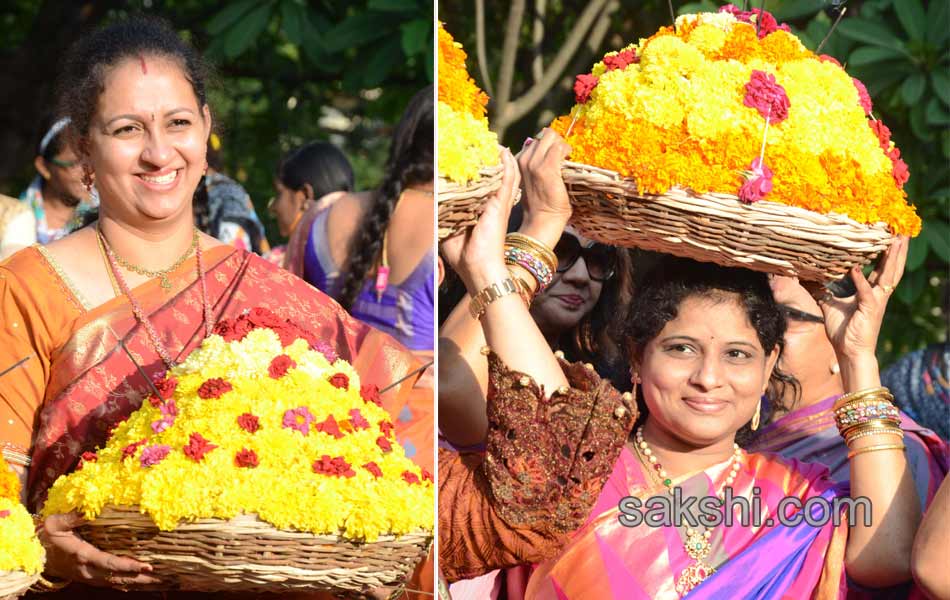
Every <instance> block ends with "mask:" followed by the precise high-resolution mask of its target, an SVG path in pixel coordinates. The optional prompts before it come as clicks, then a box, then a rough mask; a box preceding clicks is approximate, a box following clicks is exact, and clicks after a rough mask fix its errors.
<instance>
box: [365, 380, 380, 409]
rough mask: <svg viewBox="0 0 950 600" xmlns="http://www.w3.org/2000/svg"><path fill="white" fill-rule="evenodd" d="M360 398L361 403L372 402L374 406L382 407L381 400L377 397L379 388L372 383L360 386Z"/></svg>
mask: <svg viewBox="0 0 950 600" xmlns="http://www.w3.org/2000/svg"><path fill="white" fill-rule="evenodd" d="M360 397H361V398H362V399H363V402H372V403H373V404H375V405H376V406H382V405H383V399H382V398H381V397H380V395H379V386H377V385H376V384H374V383H366V384H363V385H361V386H360Z"/></svg>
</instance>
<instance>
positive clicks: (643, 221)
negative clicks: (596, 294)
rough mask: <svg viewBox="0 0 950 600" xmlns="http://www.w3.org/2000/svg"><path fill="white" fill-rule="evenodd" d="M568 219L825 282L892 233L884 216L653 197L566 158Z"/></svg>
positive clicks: (619, 239)
mask: <svg viewBox="0 0 950 600" xmlns="http://www.w3.org/2000/svg"><path fill="white" fill-rule="evenodd" d="M562 175H563V176H564V182H565V184H566V185H567V189H568V192H569V193H570V196H571V204H572V205H573V206H574V216H573V218H572V223H573V224H574V225H575V226H576V227H577V229H578V230H579V231H580V232H581V233H582V234H584V235H585V236H587V237H589V238H591V239H593V240H596V241H599V242H603V243H606V244H612V245H614V246H627V247H637V248H644V249H646V250H653V251H656V252H664V253H667V254H673V255H676V256H682V257H686V258H693V259H695V260H700V261H705V262H714V263H718V264H720V265H724V266H729V267H745V268H748V269H753V270H756V271H765V272H767V273H776V274H781V275H797V276H798V277H799V278H800V279H802V280H804V281H814V282H819V283H828V282H830V281H834V280H836V279H840V278H841V277H842V276H843V275H844V274H845V273H846V272H847V271H848V269H850V268H851V267H852V266H854V265H864V264H867V263H868V262H870V261H871V260H872V259H873V258H874V257H875V256H876V255H877V254H878V253H880V252H881V251H883V250H884V249H885V248H887V246H888V245H889V244H890V243H891V241H892V240H893V239H894V236H893V235H892V234H891V233H890V231H889V230H888V228H887V226H886V225H885V224H883V223H878V224H875V225H871V226H868V225H862V224H860V223H858V222H856V221H853V220H852V219H849V218H848V217H845V216H843V215H836V214H828V215H822V214H819V213H816V212H812V211H810V210H805V209H803V208H798V207H794V206H787V205H784V204H778V203H775V202H768V201H759V202H756V203H754V204H744V203H742V202H740V201H739V199H738V198H737V197H736V196H734V195H729V194H702V195H697V194H694V193H692V192H690V191H688V190H684V189H681V188H674V189H672V190H670V191H669V192H667V193H666V194H662V195H658V196H654V195H648V194H641V193H639V192H638V191H637V186H636V182H635V181H634V180H633V179H629V178H625V177H622V176H621V175H619V174H618V173H616V172H614V171H609V170H606V169H600V168H597V167H591V166H589V165H583V164H578V163H572V162H566V163H564V167H563V169H562Z"/></svg>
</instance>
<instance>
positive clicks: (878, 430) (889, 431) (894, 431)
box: [844, 427, 904, 447]
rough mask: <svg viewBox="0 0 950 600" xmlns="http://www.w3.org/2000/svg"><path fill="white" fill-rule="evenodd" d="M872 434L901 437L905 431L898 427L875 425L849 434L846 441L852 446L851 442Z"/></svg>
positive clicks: (847, 444)
mask: <svg viewBox="0 0 950 600" xmlns="http://www.w3.org/2000/svg"><path fill="white" fill-rule="evenodd" d="M870 435H896V436H899V437H901V438H903V437H904V431H903V430H902V429H900V428H898V427H874V428H872V429H867V430H864V431H861V432H858V433H856V434H854V435H849V436H848V437H846V438H845V440H844V443H845V445H846V446H848V447H850V446H851V442H853V441H854V440H857V439H860V438H863V437H868V436H870Z"/></svg>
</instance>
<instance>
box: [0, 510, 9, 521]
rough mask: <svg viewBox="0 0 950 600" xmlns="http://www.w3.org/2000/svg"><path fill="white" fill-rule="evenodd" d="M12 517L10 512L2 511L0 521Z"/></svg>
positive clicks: (0, 511)
mask: <svg viewBox="0 0 950 600" xmlns="http://www.w3.org/2000/svg"><path fill="white" fill-rule="evenodd" d="M9 516H10V511H9V510H0V519H6V518H7V517H9Z"/></svg>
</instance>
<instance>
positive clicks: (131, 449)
mask: <svg viewBox="0 0 950 600" xmlns="http://www.w3.org/2000/svg"><path fill="white" fill-rule="evenodd" d="M145 442H146V440H139V441H137V442H132V443H131V444H129V445H128V446H126V447H125V448H123V449H122V459H123V460H125V459H126V458H130V457H133V456H135V451H136V450H138V449H139V446H144V445H145Z"/></svg>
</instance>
